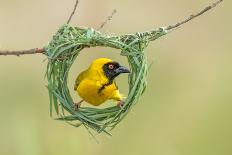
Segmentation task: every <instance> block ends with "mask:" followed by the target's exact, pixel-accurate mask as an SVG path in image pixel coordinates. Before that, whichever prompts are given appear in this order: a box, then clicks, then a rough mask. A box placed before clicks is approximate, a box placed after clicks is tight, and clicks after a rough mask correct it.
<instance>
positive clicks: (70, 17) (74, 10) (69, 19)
mask: <svg viewBox="0 0 232 155" xmlns="http://www.w3.org/2000/svg"><path fill="white" fill-rule="evenodd" d="M78 3H79V1H78V0H76V3H75V5H74V9H73V11H72V13H71V14H70V16H69V18H68V21H67V24H69V23H70V21H71V20H72V17H73V15H74V14H75V12H76V9H77V5H78Z"/></svg>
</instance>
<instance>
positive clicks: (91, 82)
mask: <svg viewBox="0 0 232 155" xmlns="http://www.w3.org/2000/svg"><path fill="white" fill-rule="evenodd" d="M110 61H112V60H110V59H105V58H102V59H97V61H94V62H93V63H92V65H91V66H90V67H89V68H88V69H87V70H86V71H84V72H82V73H81V74H80V75H79V76H78V77H77V80H76V84H75V88H74V89H75V90H76V91H77V93H78V94H79V96H80V97H81V98H82V99H83V100H84V101H86V102H88V103H90V104H92V105H94V106H98V105H101V104H102V103H104V102H105V101H107V100H110V99H112V100H115V101H121V100H122V96H121V94H120V93H119V90H118V88H117V85H116V84H115V82H114V81H112V83H109V79H108V78H107V77H106V76H105V75H104V72H103V70H102V66H103V64H105V63H107V62H110Z"/></svg>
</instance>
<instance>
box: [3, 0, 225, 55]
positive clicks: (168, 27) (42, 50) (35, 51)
mask: <svg viewBox="0 0 232 155" xmlns="http://www.w3.org/2000/svg"><path fill="white" fill-rule="evenodd" d="M221 2H223V0H218V1H217V2H215V3H213V4H212V5H209V6H207V7H206V8H205V9H203V10H201V11H200V12H199V13H197V14H194V15H190V17H188V18H187V19H185V20H183V21H180V22H177V23H176V24H174V25H170V26H167V27H166V30H168V31H169V30H172V29H174V28H177V27H179V26H181V25H183V24H185V23H187V22H189V21H190V20H192V19H194V18H196V17H198V16H200V15H202V14H204V13H205V12H207V11H209V10H211V9H212V8H214V7H216V6H217V5H218V4H219V3H221ZM77 5H78V0H76V3H75V6H74V9H73V11H72V13H71V15H70V17H69V19H68V21H67V23H69V22H70V21H71V19H72V16H73V15H74V14H75V11H76V8H77ZM115 13H116V10H113V12H112V14H111V15H110V16H109V17H108V18H107V19H106V21H105V22H103V23H102V24H101V26H100V27H99V28H98V29H97V30H100V29H101V28H103V27H104V26H105V25H106V24H107V22H108V21H109V20H111V19H112V17H113V15H114V14H115ZM36 53H42V54H43V53H45V50H44V49H43V48H41V49H38V48H36V49H30V50H21V51H8V50H4V51H1V50H0V56H1V55H15V56H20V55H26V54H36Z"/></svg>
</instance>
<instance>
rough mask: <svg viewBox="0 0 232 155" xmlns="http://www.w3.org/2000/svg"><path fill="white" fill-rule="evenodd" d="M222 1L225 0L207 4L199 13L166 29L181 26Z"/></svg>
mask: <svg viewBox="0 0 232 155" xmlns="http://www.w3.org/2000/svg"><path fill="white" fill-rule="evenodd" d="M222 1H223V0H219V1H217V2H215V3H213V4H212V5H209V6H207V7H206V8H205V9H203V10H201V11H200V12H199V13H197V14H194V15H190V16H189V17H188V18H187V19H185V20H183V21H180V22H177V23H176V24H174V25H170V26H167V28H166V30H171V29H174V28H177V27H179V26H181V25H183V24H185V23H187V22H189V21H190V20H192V19H194V18H196V17H198V16H200V15H202V14H204V13H205V12H207V11H209V10H210V9H212V8H214V7H216V6H217V5H218V4H219V3H221V2H222Z"/></svg>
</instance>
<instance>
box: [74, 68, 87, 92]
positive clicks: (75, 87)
mask: <svg viewBox="0 0 232 155" xmlns="http://www.w3.org/2000/svg"><path fill="white" fill-rule="evenodd" d="M85 73H86V71H83V72H82V73H80V74H79V75H78V76H77V78H76V81H75V85H74V90H77V87H78V85H79V84H80V82H81V81H82V80H83V79H84V75H85Z"/></svg>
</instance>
